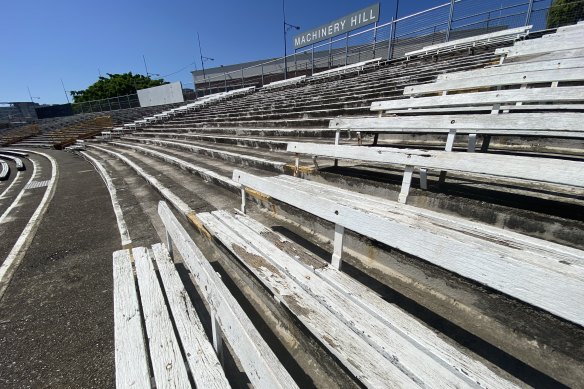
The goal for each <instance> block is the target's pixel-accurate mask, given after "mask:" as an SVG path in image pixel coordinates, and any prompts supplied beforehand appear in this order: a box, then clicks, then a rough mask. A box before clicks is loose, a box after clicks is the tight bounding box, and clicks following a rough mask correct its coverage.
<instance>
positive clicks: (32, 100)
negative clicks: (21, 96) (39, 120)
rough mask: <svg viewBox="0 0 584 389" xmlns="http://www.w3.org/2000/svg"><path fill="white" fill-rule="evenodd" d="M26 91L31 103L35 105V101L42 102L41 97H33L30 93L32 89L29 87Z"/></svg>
mask: <svg viewBox="0 0 584 389" xmlns="http://www.w3.org/2000/svg"><path fill="white" fill-rule="evenodd" d="M26 89H28V97H30V102H31V103H33V104H34V99H37V100H40V99H41V98H40V97H33V95H32V94H31V93H30V88H29V87H28V86H27V87H26Z"/></svg>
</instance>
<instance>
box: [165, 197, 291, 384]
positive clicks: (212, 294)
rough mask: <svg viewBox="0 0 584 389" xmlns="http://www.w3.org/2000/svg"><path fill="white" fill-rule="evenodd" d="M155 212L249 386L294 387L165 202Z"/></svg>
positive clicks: (288, 376) (286, 373)
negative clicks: (211, 310)
mask: <svg viewBox="0 0 584 389" xmlns="http://www.w3.org/2000/svg"><path fill="white" fill-rule="evenodd" d="M158 214H159V215H160V217H161V219H162V222H163V223H164V225H165V227H166V230H167V233H168V234H169V235H170V236H171V238H172V241H173V243H174V245H175V246H176V249H177V250H178V252H179V253H180V254H181V256H182V257H183V260H184V261H185V264H186V266H187V268H188V269H189V270H190V271H191V273H192V275H193V277H194V278H195V280H196V283H197V286H198V289H199V291H200V292H201V293H202V296H203V298H204V299H205V300H206V301H207V303H208V304H209V305H210V306H211V309H213V310H214V311H215V312H216V318H217V320H218V321H219V325H220V327H221V331H222V333H223V335H224V336H225V339H226V340H227V342H229V344H230V345H231V347H232V349H233V350H234V352H235V354H236V355H237V357H238V359H239V360H240V362H241V364H242V366H243V368H244V370H245V372H246V374H247V376H248V378H249V380H250V382H251V383H252V385H254V386H255V387H257V388H282V389H284V388H297V385H296V383H295V382H294V380H293V379H292V377H290V375H289V374H288V372H287V371H286V370H285V369H284V367H283V366H282V365H281V364H280V362H279V361H278V359H277V358H276V356H275V355H274V353H273V352H272V350H271V349H270V348H269V346H268V345H267V344H266V342H265V341H264V340H263V338H262V337H261V336H260V334H259V333H258V331H257V330H256V328H255V327H254V326H253V324H252V322H251V321H250V320H249V318H248V317H247V315H246V314H245V312H244V311H243V309H242V308H241V306H240V305H239V304H238V303H237V300H235V298H234V297H233V296H232V295H231V293H230V292H229V290H228V289H227V288H226V286H225V285H224V284H223V283H222V281H221V280H220V278H219V277H218V276H217V274H216V272H215V270H214V269H213V268H212V267H211V264H210V263H209V262H208V261H207V259H206V258H205V257H204V256H203V254H202V253H201V251H200V250H199V248H198V247H197V246H196V245H195V243H194V242H193V241H192V239H191V238H190V236H189V234H188V233H187V232H186V231H185V229H184V228H183V227H182V225H181V224H180V223H179V221H178V220H177V219H176V218H175V217H174V215H173V214H172V212H171V210H170V209H169V208H168V205H166V203H164V202H160V203H159V205H158Z"/></svg>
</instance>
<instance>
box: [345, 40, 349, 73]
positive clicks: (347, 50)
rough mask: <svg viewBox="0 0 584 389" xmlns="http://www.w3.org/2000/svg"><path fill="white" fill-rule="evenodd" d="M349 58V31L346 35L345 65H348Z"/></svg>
mask: <svg viewBox="0 0 584 389" xmlns="http://www.w3.org/2000/svg"><path fill="white" fill-rule="evenodd" d="M348 60H349V33H347V35H345V66H347V64H348Z"/></svg>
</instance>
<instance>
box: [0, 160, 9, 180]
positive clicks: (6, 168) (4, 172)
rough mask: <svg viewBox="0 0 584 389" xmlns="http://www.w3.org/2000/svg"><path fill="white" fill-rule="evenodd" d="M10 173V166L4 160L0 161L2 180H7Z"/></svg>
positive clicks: (0, 177)
mask: <svg viewBox="0 0 584 389" xmlns="http://www.w3.org/2000/svg"><path fill="white" fill-rule="evenodd" d="M9 174H10V167H9V166H8V164H7V163H6V162H4V161H0V180H6V179H7V178H8V175H9Z"/></svg>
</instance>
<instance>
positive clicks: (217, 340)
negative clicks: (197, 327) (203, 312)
mask: <svg viewBox="0 0 584 389" xmlns="http://www.w3.org/2000/svg"><path fill="white" fill-rule="evenodd" d="M211 331H212V333H213V334H212V335H213V348H214V349H215V353H217V358H219V362H221V366H224V360H223V339H222V338H221V328H220V327H219V322H218V321H217V314H216V313H215V312H212V313H211Z"/></svg>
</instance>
